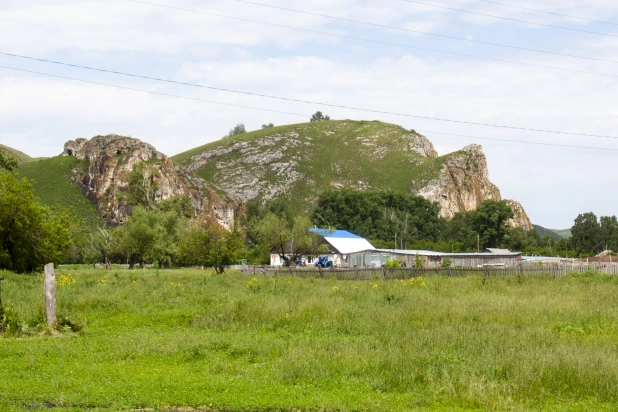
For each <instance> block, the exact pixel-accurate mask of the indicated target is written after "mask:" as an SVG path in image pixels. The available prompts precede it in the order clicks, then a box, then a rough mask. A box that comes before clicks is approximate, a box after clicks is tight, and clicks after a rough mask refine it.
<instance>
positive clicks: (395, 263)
mask: <svg viewBox="0 0 618 412" xmlns="http://www.w3.org/2000/svg"><path fill="white" fill-rule="evenodd" d="M382 266H383V267H385V268H400V267H402V266H403V261H402V260H401V259H388V260H387V261H386V263H384V265H382Z"/></svg>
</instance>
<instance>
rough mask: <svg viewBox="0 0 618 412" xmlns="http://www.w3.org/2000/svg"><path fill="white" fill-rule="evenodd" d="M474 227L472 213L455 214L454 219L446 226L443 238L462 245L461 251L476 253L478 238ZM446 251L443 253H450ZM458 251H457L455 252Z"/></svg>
mask: <svg viewBox="0 0 618 412" xmlns="http://www.w3.org/2000/svg"><path fill="white" fill-rule="evenodd" d="M476 236H477V235H476V232H475V231H474V229H473V227H472V213H470V212H468V213H455V215H454V216H453V218H452V219H451V220H450V221H448V222H447V223H446V224H445V227H444V230H443V232H442V238H443V239H445V240H450V241H452V242H455V243H458V244H460V245H461V250H460V251H476V247H477V244H476V243H477V242H476V241H477V237H476ZM448 251H449V250H446V251H444V250H443V252H448ZM454 251H457V250H454Z"/></svg>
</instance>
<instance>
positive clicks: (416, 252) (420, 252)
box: [376, 249, 521, 257]
mask: <svg viewBox="0 0 618 412" xmlns="http://www.w3.org/2000/svg"><path fill="white" fill-rule="evenodd" d="M376 252H383V253H392V254H395V255H419V256H445V257H473V256H488V257H491V256H494V257H495V256H519V255H521V252H508V251H507V252H494V253H491V252H481V253H445V252H435V251H431V250H403V249H376Z"/></svg>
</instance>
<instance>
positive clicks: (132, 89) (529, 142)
mask: <svg viewBox="0 0 618 412" xmlns="http://www.w3.org/2000/svg"><path fill="white" fill-rule="evenodd" d="M0 68H3V69H9V70H16V71H20V72H24V73H32V74H38V75H42V76H47V77H54V78H58V79H64V80H71V81H76V82H80V83H88V84H94V85H97V86H106V87H113V88H116V89H121V90H130V91H135V92H141V93H149V94H154V95H157V96H165V97H174V98H179V99H185V100H192V101H198V102H204V103H211V104H218V105H223V106H231V107H239V108H243V109H252V110H259V111H264V112H271V113H279V114H285V115H289V116H297V117H304V118H306V117H307V115H305V114H301V113H294V112H286V111H281V110H271V109H264V108H261V107H255V106H245V105H240V104H233V103H223V102H218V101H214V100H207V99H200V98H197V97H188V96H181V95H177V94H171V93H162V92H155V91H152V90H144V89H137V88H134V87H127V86H119V85H115V84H109V83H103V82H96V81H92V80H84V79H78V78H76V77H70V76H61V75H57V74H51V73H44V72H39V71H35V70H26V69H20V68H17V67H11V66H2V65H0ZM424 133H433V134H443V135H446V136H456V137H466V138H471V139H485V140H494V141H500V142H511V143H523V144H533V145H540V146H551V147H566V148H576V149H588V150H603V151H618V149H614V148H606V147H591V146H572V145H564V144H558V143H555V144H554V143H543V142H531V141H528V140H512V139H500V138H493V137H481V136H470V135H461V134H454V133H446V132H436V131H429V130H425V131H424Z"/></svg>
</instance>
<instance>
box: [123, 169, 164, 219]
mask: <svg viewBox="0 0 618 412" xmlns="http://www.w3.org/2000/svg"><path fill="white" fill-rule="evenodd" d="M158 177H159V171H158V170H157V168H156V166H154V165H152V164H150V163H147V162H140V163H137V164H136V165H135V166H133V170H132V171H131V173H130V174H129V179H128V180H129V182H128V185H129V191H128V193H127V201H128V203H129V204H130V205H131V206H142V207H144V208H146V209H148V210H151V209H153V208H154V207H155V205H156V204H157V196H158V194H159V184H158V183H157V178H158Z"/></svg>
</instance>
